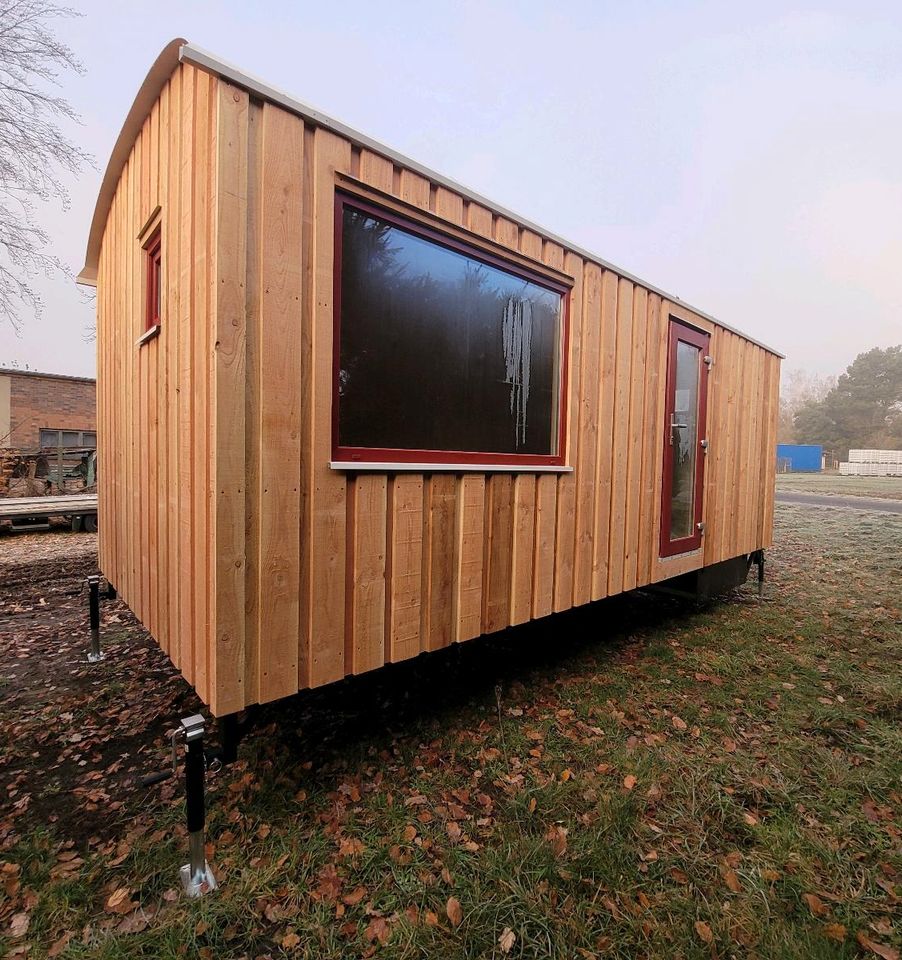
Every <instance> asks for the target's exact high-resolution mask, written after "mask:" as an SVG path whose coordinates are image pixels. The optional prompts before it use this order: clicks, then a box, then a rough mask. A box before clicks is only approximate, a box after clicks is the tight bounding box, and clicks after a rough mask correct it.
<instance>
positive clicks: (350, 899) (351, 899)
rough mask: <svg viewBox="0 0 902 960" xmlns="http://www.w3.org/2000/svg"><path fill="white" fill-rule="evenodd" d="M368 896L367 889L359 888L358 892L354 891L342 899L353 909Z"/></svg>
mask: <svg viewBox="0 0 902 960" xmlns="http://www.w3.org/2000/svg"><path fill="white" fill-rule="evenodd" d="M365 896H366V887H357V889H356V890H352V891H351V892H350V893H346V894H345V895H344V896H343V897H342V898H341V899H342V900H343V901H344V902H345V903H346V904H347V905H348V906H349V907H353V906H356V904H358V903H360V901H361V900H362V899H363V898H364V897H365Z"/></svg>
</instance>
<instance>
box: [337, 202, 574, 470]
mask: <svg viewBox="0 0 902 960" xmlns="http://www.w3.org/2000/svg"><path fill="white" fill-rule="evenodd" d="M341 242H342V262H341V317H340V355H339V374H338V377H339V382H338V443H339V446H341V447H364V448H381V449H385V450H422V451H459V452H466V451H472V452H483V453H499V454H523V455H541V456H550V455H554V454H556V453H557V447H558V404H557V395H558V389H559V384H558V349H559V348H558V338H559V335H560V326H561V322H560V321H561V309H562V294H561V293H560V292H558V291H557V290H553V289H549V288H548V287H546V286H544V285H542V284H540V283H537V282H534V281H533V280H532V279H530V278H528V277H524V276H520V275H518V274H515V273H513V272H509V271H507V270H505V269H501V268H499V267H497V266H494V265H492V264H489V263H486V262H483V261H482V260H481V259H478V258H477V257H476V256H471V255H469V254H468V253H465V252H459V251H458V250H455V249H451V248H450V247H446V246H443V245H442V244H440V243H438V242H437V241H435V240H432V239H428V238H426V237H423V236H419V235H418V234H416V233H414V232H412V231H410V230H407V229H404V228H402V227H400V226H398V225H397V224H395V223H394V222H391V221H389V220H386V219H382V218H381V217H379V216H378V215H376V214H374V213H372V212H369V211H364V210H361V209H357V208H355V207H351V206H349V205H347V204H345V205H344V207H343V220H342V237H341Z"/></svg>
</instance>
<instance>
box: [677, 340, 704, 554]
mask: <svg viewBox="0 0 902 960" xmlns="http://www.w3.org/2000/svg"><path fill="white" fill-rule="evenodd" d="M700 352H701V351H700V350H699V349H698V347H694V346H692V345H691V344H688V343H684V342H683V341H682V340H678V341H677V347H676V375H675V377H674V391H675V396H674V403H673V417H672V419H671V421H670V431H671V432H670V442H671V444H672V445H673V479H672V484H671V508H670V539H671V540H682V539H683V538H684V537H691V536H692V535H693V534H694V533H695V471H696V460H697V457H698V371H699V354H700Z"/></svg>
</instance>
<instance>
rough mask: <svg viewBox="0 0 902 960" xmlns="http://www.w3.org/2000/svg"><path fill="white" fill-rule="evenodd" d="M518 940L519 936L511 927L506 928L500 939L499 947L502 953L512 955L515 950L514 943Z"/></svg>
mask: <svg viewBox="0 0 902 960" xmlns="http://www.w3.org/2000/svg"><path fill="white" fill-rule="evenodd" d="M516 940H517V935H516V934H515V933H514V931H513V930H511V928H510V927H505V928H504V930H503V931H502V932H501V936H500V937H499V938H498V946H499V947H500V948H501V952H502V953H510V952H511V950H513V948H514V943H515V942H516Z"/></svg>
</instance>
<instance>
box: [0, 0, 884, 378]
mask: <svg viewBox="0 0 902 960" xmlns="http://www.w3.org/2000/svg"><path fill="white" fill-rule="evenodd" d="M75 5H76V6H78V8H79V9H80V10H82V11H83V12H84V16H83V17H82V18H81V19H78V20H72V21H64V22H62V23H61V24H60V33H61V34H62V35H63V36H65V38H66V39H67V40H68V42H69V43H70V45H71V46H72V48H73V49H74V51H75V53H76V54H77V55H78V56H79V57H80V58H81V60H82V61H83V62H84V64H85V67H86V73H85V75H84V76H83V77H67V78H66V79H65V81H64V84H63V93H64V94H65V96H67V97H68V98H69V100H70V101H71V102H72V104H73V105H74V107H75V108H76V109H77V110H78V111H79V113H80V114H81V115H82V117H83V119H84V124H83V126H82V127H80V128H78V129H77V131H76V136H77V138H78V139H79V141H80V142H81V143H82V144H83V145H84V146H85V148H86V149H88V150H90V151H91V152H92V153H93V154H94V155H95V157H96V159H97V166H98V169H97V170H96V171H86V172H85V173H84V174H83V175H82V176H81V177H80V178H79V179H78V180H77V181H76V182H74V183H73V185H72V194H73V195H72V205H71V208H70V209H69V210H68V211H65V212H63V211H61V210H59V209H55V208H51V207H45V208H44V209H43V210H42V211H41V214H42V222H44V223H45V224H46V225H47V226H48V227H49V228H50V230H51V232H52V234H53V236H54V251H53V252H55V253H56V254H57V255H58V256H60V257H61V258H62V259H63V260H64V261H65V262H66V263H67V264H68V265H69V266H70V267H71V268H72V273H73V275H74V274H75V273H77V272H78V270H79V268H80V267H81V265H82V263H83V258H84V247H85V242H86V239H87V234H88V226H89V224H90V219H91V214H92V211H93V207H94V201H95V198H96V195H97V190H98V188H99V184H100V178H101V174H102V170H103V168H104V167H105V165H106V162H107V159H108V157H109V154H110V151H111V149H112V146H113V142H114V140H115V139H116V136H117V135H118V132H119V129H120V126H121V124H122V122H123V120H124V119H125V115H126V113H127V111H128V108H129V106H130V105H131V102H132V99H133V98H134V96H135V93H136V92H137V90H138V88H139V86H140V84H141V82H142V80H143V79H144V76H145V74H146V72H147V70H148V68H149V67H150V65H151V63H152V62H153V60H154V58H155V57H156V55H157V54H158V53H159V51H160V50H161V49H162V47H163V46H164V45H165V43H166V42H167V41H168V40H170V39H171V38H173V37H175V36H183V37H186V38H187V39H189V40H191V41H192V42H193V43H195V44H197V45H199V46H201V47H205V48H206V49H208V50H210V51H212V52H213V53H216V54H217V55H219V56H220V57H222V58H223V59H225V60H228V61H231V62H233V63H235V64H236V65H238V66H240V67H241V68H242V69H243V70H244V71H245V72H247V73H251V74H256V75H258V76H260V77H261V78H263V79H265V80H266V81H267V82H269V83H270V84H271V85H273V86H277V87H281V88H283V89H285V90H286V91H288V92H289V93H292V94H293V95H295V96H296V97H298V98H299V99H301V100H304V101H306V102H308V103H310V104H311V105H313V106H316V107H319V108H320V109H322V110H323V111H325V112H326V113H328V114H331V115H332V116H335V117H336V118H338V119H341V120H343V121H345V122H346V123H348V124H350V125H351V126H353V127H355V128H357V129H359V130H360V131H362V132H364V133H366V134H369V135H370V136H373V137H375V138H376V139H378V140H381V141H383V142H385V143H387V144H389V145H391V146H393V147H394V148H396V149H398V150H400V151H401V152H403V153H406V154H407V155H409V156H411V157H413V158H415V159H416V160H419V161H421V162H422V163H425V164H426V165H428V166H430V167H433V168H434V169H436V170H438V171H440V172H442V173H444V174H445V175H447V176H450V177H452V178H454V179H456V180H459V181H460V182H462V183H464V184H466V185H467V186H469V187H471V188H473V189H474V190H476V191H478V192H479V193H482V194H484V195H486V196H488V197H491V198H492V199H494V200H496V201H497V202H498V203H500V204H502V205H504V206H507V207H510V208H511V209H513V210H516V211H518V212H520V213H522V214H523V215H524V216H525V217H527V218H529V219H531V220H534V221H536V222H538V223H540V224H543V225H545V226H547V227H548V228H549V229H550V230H552V231H554V232H555V233H558V234H561V235H563V236H565V237H568V238H570V239H572V240H573V241H574V242H575V243H577V244H579V245H580V246H583V247H587V248H588V249H590V250H594V251H596V252H597V253H598V255H599V256H601V257H603V258H605V259H607V260H609V261H610V262H612V263H614V264H617V265H618V266H620V267H622V268H624V269H626V270H628V271H630V272H632V273H635V274H637V275H638V276H640V277H643V278H645V279H647V280H648V281H649V282H651V283H654V284H656V285H657V286H659V287H663V288H664V289H665V290H667V291H669V292H671V293H672V294H674V295H675V296H678V297H681V298H682V299H683V300H686V301H688V302H689V303H690V304H692V305H694V306H697V307H699V308H701V309H704V310H706V311H707V312H709V313H712V314H713V315H714V316H716V317H718V318H720V319H721V320H723V321H724V322H725V323H728V324H730V325H731V326H734V327H738V328H739V329H740V330H743V331H744V332H747V333H748V334H750V335H751V336H753V337H755V338H757V339H760V340H763V341H764V342H765V343H767V344H769V345H771V346H774V347H776V348H777V349H779V350H781V351H782V352H783V353H785V354H787V357H788V360H787V363H786V364H785V368H787V369H788V368H795V367H802V368H805V369H808V370H812V371H816V372H820V373H838V372H841V371H842V370H843V369H844V368H845V367H846V366H847V364H848V363H849V362H850V361H851V360H852V359H853V358H854V357H855V355H856V354H857V353H859V352H860V351H862V350H866V349H870V348H871V347H873V346H888V345H890V344H893V343H899V342H902V4H900V3H899V2H898V0H896V2H887V3H868V2H854V3H853V2H849V0H846V2H841V3H768V2H758V3H754V4H738V3H723V2H716V3H715V2H712V3H688V2H684V3H680V2H674V0H667V2H660V3H654V2H648V3H643V2H634V3H630V4H627V3H623V2H611V3H607V2H604V3H602V2H595V3H592V2H587V3H575V2H572V0H571V2H568V3H559V2H554V3H552V2H547V3H528V2H523V0H520V2H510V3H506V2H491V0H477V2H463V3H453V4H452V3H441V2H434V0H432V2H427V3H424V2H422V0H419V2H413V3H393V2H391V0H382V2H379V3H375V2H373V0H367V2H363V3H357V2H351V0H343V2H342V3H331V4H312V3H310V4H304V3H287V2H285V3H281V2H274V3H260V2H258V3H253V2H251V3H249V2H247V0H243V2H241V3H232V2H223V3H200V2H198V3H192V2H190V0H179V2H168V0H155V2H154V3H145V4H132V3H111V2H101V0H96V2H95V0H82V2H78V0H75ZM41 291H42V293H43V295H44V298H45V301H46V308H45V311H44V315H43V317H42V318H41V319H40V320H39V321H35V320H34V319H32V318H31V317H29V316H26V317H23V320H22V326H23V330H22V332H21V335H20V336H16V335H15V334H14V333H13V332H12V330H11V329H10V328H9V327H8V326H4V325H2V324H0V366H5V365H8V364H9V363H11V362H14V361H17V362H19V363H20V364H23V365H24V364H28V366H29V367H31V368H32V369H39V370H43V371H50V372H54V373H70V374H80V375H89V376H93V375H94V372H95V361H94V345H93V344H92V343H89V342H86V340H85V332H86V330H88V329H89V328H90V326H91V322H92V321H91V318H92V314H93V305H92V304H91V303H90V302H85V298H84V296H83V294H81V293H80V292H79V290H78V288H77V287H76V286H75V284H74V283H73V282H72V281H70V280H67V279H56V280H54V281H48V282H44V283H42V284H41Z"/></svg>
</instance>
